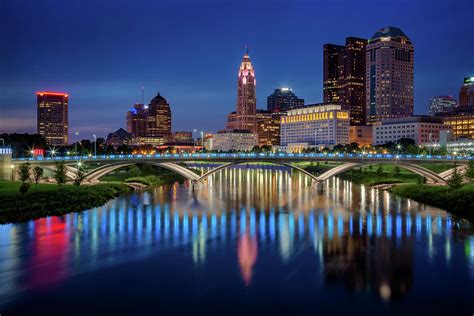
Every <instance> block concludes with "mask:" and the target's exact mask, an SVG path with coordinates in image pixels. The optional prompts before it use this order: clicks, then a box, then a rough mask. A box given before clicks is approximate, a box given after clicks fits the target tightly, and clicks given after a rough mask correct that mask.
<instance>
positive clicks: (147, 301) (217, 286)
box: [0, 168, 474, 316]
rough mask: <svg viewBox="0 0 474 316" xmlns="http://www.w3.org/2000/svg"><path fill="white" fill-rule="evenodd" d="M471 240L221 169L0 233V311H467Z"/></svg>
mask: <svg viewBox="0 0 474 316" xmlns="http://www.w3.org/2000/svg"><path fill="white" fill-rule="evenodd" d="M473 297H474V234H473V232H472V227H469V226H467V225H465V224H461V225H460V224H459V222H458V221H456V220H454V219H451V218H450V216H449V215H448V214H447V213H446V212H445V211H442V210H439V209H436V208H433V207H429V206H424V205H420V204H418V203H416V202H413V201H409V200H405V199H401V198H398V197H395V196H393V195H391V194H390V193H388V192H378V191H376V190H372V189H368V188H365V187H363V186H358V185H355V184H352V183H350V182H346V181H342V180H338V179H333V180H331V181H328V182H327V183H323V184H319V185H313V186H311V185H310V181H309V179H308V178H306V177H305V176H303V175H301V174H293V175H292V174H291V173H290V172H289V171H288V170H286V169H284V168H283V169H281V168H280V169H271V170H248V169H245V168H235V169H228V170H224V171H222V172H220V173H218V174H216V175H215V176H213V178H212V179H210V180H209V182H208V183H207V184H204V185H203V186H201V187H200V188H198V189H197V190H195V191H194V192H193V191H192V189H191V188H190V187H189V186H187V185H186V184H185V185H182V186H180V185H174V186H171V187H160V188H155V189H153V190H149V191H144V192H136V193H133V194H130V195H128V196H123V197H119V198H117V199H115V200H113V201H110V202H109V203H107V204H106V205H104V206H103V207H99V208H95V209H92V210H89V211H85V212H81V213H74V214H68V215H66V216H64V217H60V218H59V217H52V218H46V219H40V220H37V221H32V222H28V223H22V224H15V225H3V226H0V314H1V315H2V316H3V315H16V314H28V315H33V314H42V313H46V312H47V313H48V314H58V315H71V314H100V313H105V312H113V313H114V314H128V315H130V314H160V315H169V314H171V315H181V314H183V312H185V311H186V314H187V313H189V314H191V313H193V314H218V315H228V314H242V313H247V314H255V313H259V314H279V313H283V312H285V313H287V314H296V315H299V314H318V313H319V314H328V313H331V314H345V315H347V314H358V313H360V314H366V315H367V314H373V315H380V314H395V313H403V314H431V315H433V314H453V313H454V314H456V315H457V314H459V315H462V314H465V315H472V313H474V300H473Z"/></svg>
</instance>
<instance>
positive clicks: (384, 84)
mask: <svg viewBox="0 0 474 316" xmlns="http://www.w3.org/2000/svg"><path fill="white" fill-rule="evenodd" d="M413 69H414V48H413V44H412V42H411V41H410V39H409V38H408V36H406V35H405V33H403V31H402V30H401V29H399V28H397V27H393V26H388V27H385V28H382V29H380V30H378V31H377V32H376V33H375V34H374V36H372V38H371V39H369V42H368V44H367V48H366V79H365V80H366V105H367V113H366V114H367V123H374V122H380V121H382V120H386V119H391V118H400V117H409V116H412V115H413V77H414V70H413Z"/></svg>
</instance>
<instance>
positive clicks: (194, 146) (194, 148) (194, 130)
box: [193, 129, 197, 152]
mask: <svg viewBox="0 0 474 316" xmlns="http://www.w3.org/2000/svg"><path fill="white" fill-rule="evenodd" d="M196 132H197V130H196V129H193V151H194V152H196V140H195V139H194V137H195V136H194V134H195V133H196Z"/></svg>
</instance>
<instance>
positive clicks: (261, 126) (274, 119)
mask: <svg viewBox="0 0 474 316" xmlns="http://www.w3.org/2000/svg"><path fill="white" fill-rule="evenodd" d="M256 116H257V139H258V146H264V145H267V146H279V145H280V118H281V116H282V113H279V112H277V113H272V112H270V111H266V110H257V114H256Z"/></svg>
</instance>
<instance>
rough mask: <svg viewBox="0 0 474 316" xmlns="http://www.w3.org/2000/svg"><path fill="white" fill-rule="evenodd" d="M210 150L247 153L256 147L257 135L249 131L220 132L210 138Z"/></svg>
mask: <svg viewBox="0 0 474 316" xmlns="http://www.w3.org/2000/svg"><path fill="white" fill-rule="evenodd" d="M212 139H213V140H212V149H213V150H221V151H247V150H252V149H253V147H254V146H256V145H257V142H258V141H257V134H256V133H252V132H251V131H250V130H248V129H245V130H238V129H235V130H232V131H230V130H222V131H218V132H217V134H214V135H213V137H212Z"/></svg>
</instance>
